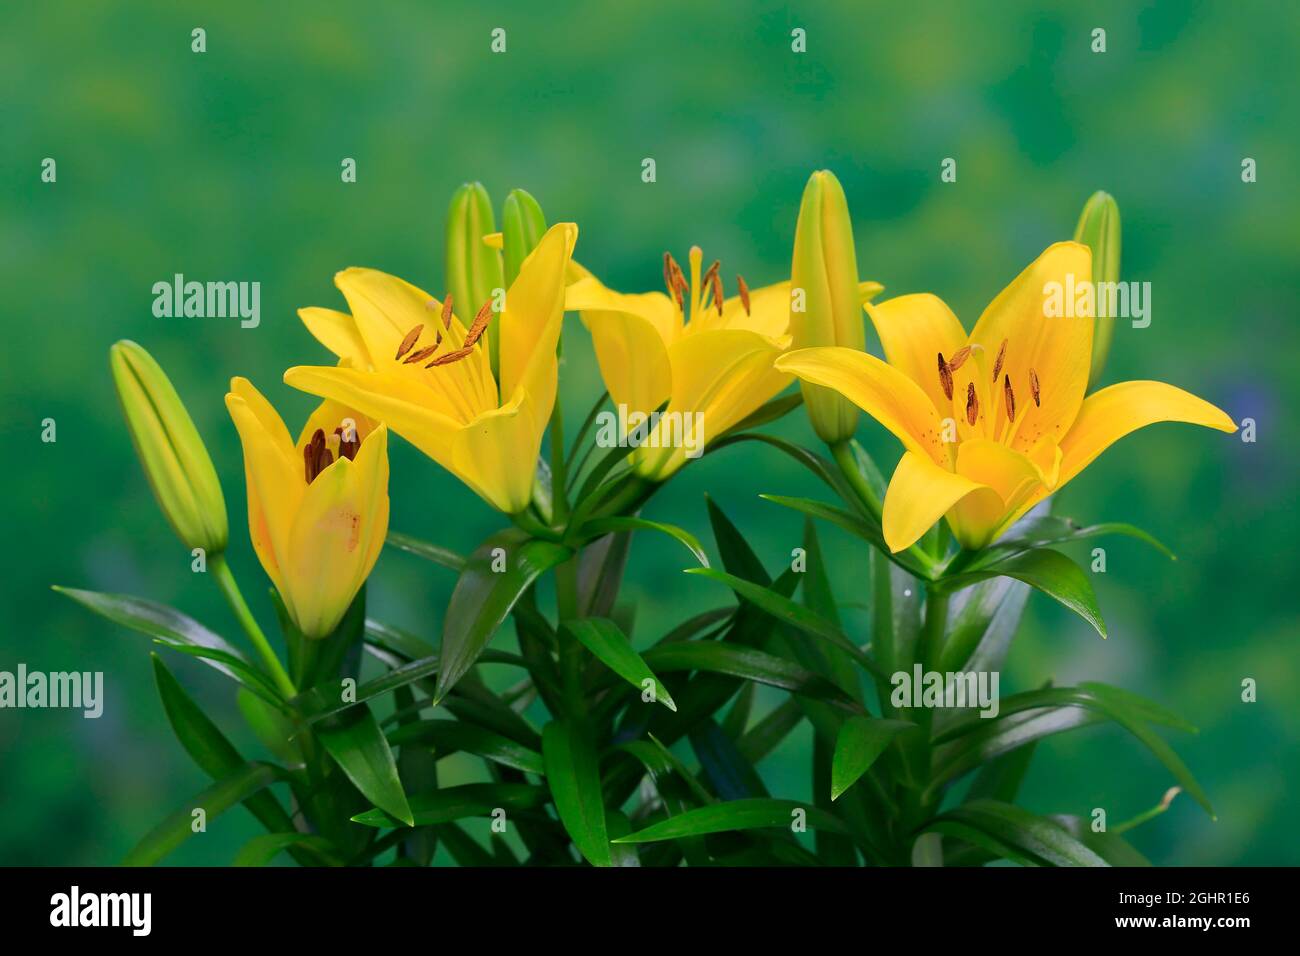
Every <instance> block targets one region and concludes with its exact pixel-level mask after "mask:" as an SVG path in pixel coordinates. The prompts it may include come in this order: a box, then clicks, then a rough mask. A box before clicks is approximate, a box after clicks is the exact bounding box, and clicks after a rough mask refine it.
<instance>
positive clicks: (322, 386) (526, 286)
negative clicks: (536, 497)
mask: <svg viewBox="0 0 1300 956" xmlns="http://www.w3.org/2000/svg"><path fill="white" fill-rule="evenodd" d="M577 239H578V227H577V226H576V225H574V224H573V223H558V224H557V225H555V226H552V227H551V228H550V229H549V230H547V232H546V234H545V235H544V236H543V237H542V239H541V241H540V242H539V243H538V245H537V248H536V249H534V250H533V252H532V253H531V254H530V255H529V256H528V258H527V259H525V260H524V262H523V264H522V265H521V266H520V268H519V275H518V276H517V277H516V278H515V281H514V282H513V283H511V285H510V288H509V290H508V291H507V292H506V293H505V303H504V308H502V310H501V313H500V315H499V317H498V322H499V325H498V329H497V331H498V333H499V339H500V355H499V360H500V382H499V383H498V381H497V378H496V377H495V376H494V375H493V374H492V365H491V361H490V359H489V356H488V352H487V350H486V348H485V344H486V340H484V339H483V338H482V335H483V332H484V331H485V330H486V327H487V322H488V321H489V319H490V318H491V315H492V312H491V307H492V305H493V303H492V302H491V300H489V302H488V303H486V304H483V308H481V309H479V312H478V315H477V317H476V318H475V320H474V322H473V323H472V324H471V325H470V326H469V327H466V326H465V324H464V323H463V322H461V321H460V319H459V318H458V317H457V316H456V314H455V311H454V308H453V305H454V303H453V302H452V300H451V299H450V298H448V299H446V300H445V301H443V302H439V301H438V300H436V299H434V298H433V297H431V296H430V295H429V294H428V293H426V292H424V291H423V290H421V289H418V288H416V287H415V286H413V285H411V284H410V283H408V282H404V281H403V280H401V279H399V278H397V277H396V276H391V275H388V274H386V273H383V272H378V271H376V270H374V269H345V270H344V271H342V272H340V273H339V274H338V275H336V276H335V277H334V284H335V285H337V286H338V287H339V290H340V291H341V292H342V293H343V296H344V298H346V299H347V301H348V306H349V307H350V308H351V310H352V314H351V315H348V314H346V313H343V312H335V311H334V310H332V309H319V308H310V309H300V310H299V311H298V315H299V316H300V317H301V318H302V320H303V322H304V323H305V324H306V326H307V328H308V330H309V331H310V332H311V333H312V335H314V336H315V337H316V338H317V339H318V340H319V341H320V342H321V344H322V345H324V346H325V347H326V348H328V349H329V350H330V351H332V352H333V353H334V354H335V355H337V356H338V357H339V358H340V360H341V361H340V363H339V366H338V367H337V368H333V367H320V366H298V367H296V368H291V369H289V370H288V371H287V372H285V373H284V380H285V382H286V383H287V384H289V385H292V386H293V387H294V388H297V389H301V390H302V391H304V392H309V393H311V394H313V395H320V396H323V397H325V398H333V399H335V400H336V401H339V402H342V403H344V404H346V405H348V406H350V407H353V408H356V409H359V410H360V411H362V412H364V413H365V414H367V415H372V416H374V417H375V418H379V419H382V420H383V421H384V422H385V423H387V424H388V425H389V426H390V427H391V428H392V429H393V431H395V432H397V433H398V434H399V435H401V436H402V437H404V438H405V439H406V440H407V441H409V442H411V444H413V445H415V446H416V447H417V448H419V449H420V451H422V452H424V453H425V454H426V455H428V456H429V457H430V458H432V459H433V460H434V461H436V462H438V464H440V465H442V466H443V467H444V468H446V469H447V470H448V471H450V472H451V473H452V474H454V475H456V476H457V477H458V478H460V479H461V480H462V481H463V482H465V484H467V485H469V487H470V488H472V489H473V490H474V491H475V492H476V493H478V495H479V496H481V497H482V498H483V499H484V500H485V501H487V502H488V503H489V504H490V505H492V506H493V507H495V508H497V509H499V510H501V511H504V512H506V513H507V514H515V513H517V512H519V511H522V510H523V509H524V508H526V507H528V503H529V500H530V499H531V496H532V482H533V475H534V473H535V470H536V462H537V453H538V452H539V451H540V449H541V444H542V435H543V433H544V432H545V431H546V424H547V422H548V420H549V419H550V416H551V409H552V407H553V406H554V405H555V393H556V388H557V384H558V376H559V366H558V363H557V361H556V356H555V348H556V344H557V342H558V341H559V336H560V323H561V321H562V319H563V316H564V278H565V273H566V268H567V266H568V264H569V260H570V258H571V256H572V255H573V246H574V244H575V243H576V242H577ZM460 304H461V305H462V306H469V307H473V306H471V304H470V303H460Z"/></svg>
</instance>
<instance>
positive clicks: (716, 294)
mask: <svg viewBox="0 0 1300 956" xmlns="http://www.w3.org/2000/svg"><path fill="white" fill-rule="evenodd" d="M714 265H715V266H716V265H717V263H716V262H715V263H714ZM713 304H714V305H715V306H717V308H718V315H721V314H722V277H721V276H719V275H718V273H717V272H714V273H713Z"/></svg>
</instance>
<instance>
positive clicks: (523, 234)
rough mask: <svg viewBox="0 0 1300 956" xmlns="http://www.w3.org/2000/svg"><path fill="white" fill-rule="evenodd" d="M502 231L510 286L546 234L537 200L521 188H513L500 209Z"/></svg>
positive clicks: (543, 218) (543, 217) (544, 217)
mask: <svg viewBox="0 0 1300 956" xmlns="http://www.w3.org/2000/svg"><path fill="white" fill-rule="evenodd" d="M501 233H502V252H503V254H504V257H505V280H506V285H507V286H509V285H510V284H511V283H513V282H514V281H515V278H516V277H517V276H518V275H519V267H520V265H522V264H523V261H524V260H525V259H527V258H528V254H529V253H530V252H532V251H533V250H534V249H536V248H537V244H538V243H539V242H541V241H542V236H543V235H545V233H546V216H544V215H543V214H542V207H541V206H539V205H538V204H537V200H536V199H534V198H533V197H532V196H531V195H529V194H528V193H527V192H525V191H524V190H522V189H512V190H511V191H510V195H508V196H506V201H505V205H504V206H502V208H501Z"/></svg>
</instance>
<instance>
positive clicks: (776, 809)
mask: <svg viewBox="0 0 1300 956" xmlns="http://www.w3.org/2000/svg"><path fill="white" fill-rule="evenodd" d="M797 810H801V811H803V812H804V813H805V814H806V815H807V817H806V819H807V822H808V825H809V826H810V827H813V828H814V829H820V830H830V831H832V832H834V833H842V834H848V832H849V830H848V828H847V827H846V826H845V825H844V824H843V823H841V822H840V821H839V819H838V818H837V817H835V816H833V815H832V814H830V813H827V812H826V811H825V810H821V809H819V808H817V807H815V806H811V805H809V804H804V803H799V802H798V801H796V800H776V799H773V798H771V797H753V798H750V799H747V800H728V801H726V802H723V803H714V804H710V805H709V806H707V807H697V808H696V809H694V810H688V811H687V812H685V813H682V814H679V815H678V816H675V817H669V818H668V819H667V820H663V821H661V822H659V823H656V824H653V825H651V826H648V827H646V828H645V829H644V830H638V831H637V832H636V833H629V834H628V835H627V836H624V837H619V838H618V839H617V840H615V841H614V842H616V843H654V842H657V841H659V840H680V839H682V838H683V837H692V836H704V835H706V834H710V833H729V832H732V831H735V830H760V829H765V828H769V827H778V828H784V829H787V830H788V829H790V827H791V824H792V823H793V822H794V820H795V819H796V817H795V811H797Z"/></svg>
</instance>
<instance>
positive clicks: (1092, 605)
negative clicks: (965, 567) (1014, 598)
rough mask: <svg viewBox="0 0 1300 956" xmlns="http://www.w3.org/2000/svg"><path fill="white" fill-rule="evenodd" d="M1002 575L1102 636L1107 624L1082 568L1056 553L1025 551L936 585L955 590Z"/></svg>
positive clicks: (1036, 550)
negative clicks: (1053, 602)
mask: <svg viewBox="0 0 1300 956" xmlns="http://www.w3.org/2000/svg"><path fill="white" fill-rule="evenodd" d="M998 576H1005V577H1009V578H1015V579H1016V580H1017V581H1023V582H1024V583H1025V584H1028V585H1029V586H1030V587H1031V588H1034V589H1035V590H1038V591H1042V592H1043V593H1044V594H1046V595H1047V596H1048V597H1050V598H1053V599H1054V600H1056V601H1059V602H1060V603H1061V604H1063V605H1065V607H1067V608H1069V609H1070V610H1071V611H1073V612H1074V613H1075V614H1078V615H1079V616H1080V617H1081V618H1083V619H1084V620H1085V621H1087V622H1088V623H1089V624H1091V625H1092V626H1093V627H1094V628H1095V629H1096V631H1097V633H1098V634H1100V635H1101V636H1102V637H1105V636H1106V622H1105V621H1103V620H1102V619H1101V610H1100V609H1099V608H1098V607H1097V596H1096V595H1095V594H1094V593H1093V590H1092V583H1091V582H1090V581H1089V580H1088V576H1087V575H1086V574H1085V573H1084V571H1083V569H1082V568H1080V567H1079V566H1078V565H1077V564H1075V563H1074V562H1073V561H1071V560H1070V559H1069V558H1067V557H1066V556H1065V555H1063V554H1061V552H1059V551H1052V550H1050V549H1046V548H1041V549H1035V550H1031V551H1024V552H1021V553H1020V554H1016V555H1013V556H1011V557H1009V558H1002V559H1000V560H998V561H995V562H993V563H992V564H989V565H986V566H985V567H983V568H981V569H979V570H977V571H970V572H963V573H961V574H957V575H954V576H951V577H947V576H945V577H944V578H942V579H941V580H940V581H939V582H938V584H937V586H939V587H941V588H942V589H943V590H945V591H955V590H958V589H960V588H964V587H967V586H969V585H971V584H975V583H976V582H979V581H983V580H986V579H988V578H993V577H998Z"/></svg>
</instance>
